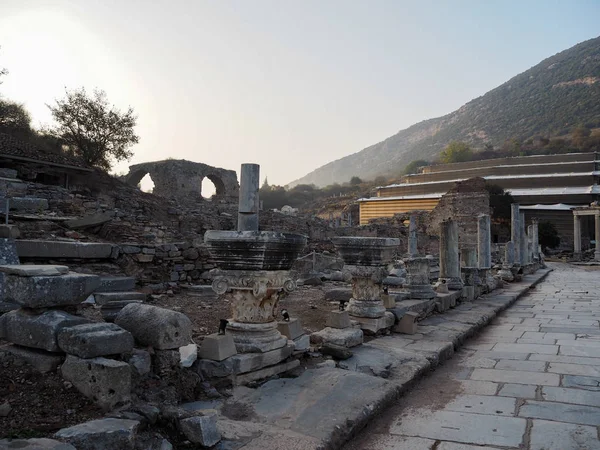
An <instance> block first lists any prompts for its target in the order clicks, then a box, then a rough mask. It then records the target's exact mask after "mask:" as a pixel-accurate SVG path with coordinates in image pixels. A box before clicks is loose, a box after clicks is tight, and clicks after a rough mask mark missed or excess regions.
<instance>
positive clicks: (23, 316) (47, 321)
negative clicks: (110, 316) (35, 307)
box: [0, 309, 89, 352]
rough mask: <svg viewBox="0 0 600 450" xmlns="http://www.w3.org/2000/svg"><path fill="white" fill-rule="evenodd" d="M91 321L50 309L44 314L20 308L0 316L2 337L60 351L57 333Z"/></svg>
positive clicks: (10, 340)
mask: <svg viewBox="0 0 600 450" xmlns="http://www.w3.org/2000/svg"><path fill="white" fill-rule="evenodd" d="M83 323H89V320H87V319H85V318H83V317H79V316H73V315H71V314H68V313H66V312H64V311H57V310H50V311H46V312H44V313H42V314H35V313H34V312H32V311H29V310H24V309H18V310H15V311H11V312H9V313H6V314H3V315H2V316H0V338H2V339H5V340H7V341H9V342H12V343H14V344H18V345H22V346H25V347H33V348H38V349H42V350H47V351H49V352H60V351H61V350H60V347H59V346H58V341H57V334H58V332H59V331H60V330H61V329H62V328H65V327H69V326H74V325H80V324H83Z"/></svg>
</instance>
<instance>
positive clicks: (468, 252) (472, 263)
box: [460, 247, 477, 267]
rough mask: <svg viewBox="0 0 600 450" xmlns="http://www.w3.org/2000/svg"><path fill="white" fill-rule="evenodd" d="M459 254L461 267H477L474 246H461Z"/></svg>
mask: <svg viewBox="0 0 600 450" xmlns="http://www.w3.org/2000/svg"><path fill="white" fill-rule="evenodd" d="M460 255H461V259H462V262H463V267H477V252H476V250H475V249H474V248H471V247H468V248H461V249H460Z"/></svg>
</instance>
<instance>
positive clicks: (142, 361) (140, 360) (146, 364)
mask: <svg viewBox="0 0 600 450" xmlns="http://www.w3.org/2000/svg"><path fill="white" fill-rule="evenodd" d="M127 363H128V364H129V365H130V366H131V367H133V368H134V370H135V371H136V372H137V374H138V375H146V374H147V373H150V370H152V358H151V357H150V353H149V352H147V351H146V350H138V349H134V350H133V353H132V354H131V356H130V357H129V359H127Z"/></svg>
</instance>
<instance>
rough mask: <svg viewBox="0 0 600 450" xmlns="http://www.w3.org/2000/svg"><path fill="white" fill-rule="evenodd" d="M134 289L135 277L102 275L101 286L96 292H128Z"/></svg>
mask: <svg viewBox="0 0 600 450" xmlns="http://www.w3.org/2000/svg"><path fill="white" fill-rule="evenodd" d="M134 289H135V278H134V277H100V286H99V287H98V290H97V291H96V292H126V291H133V290H134Z"/></svg>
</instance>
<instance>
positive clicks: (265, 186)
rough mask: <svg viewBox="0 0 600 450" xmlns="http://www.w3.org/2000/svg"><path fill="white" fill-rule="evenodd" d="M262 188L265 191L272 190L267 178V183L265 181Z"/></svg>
mask: <svg viewBox="0 0 600 450" xmlns="http://www.w3.org/2000/svg"><path fill="white" fill-rule="evenodd" d="M260 188H261V189H265V190H269V189H270V188H271V186H269V180H268V179H267V177H265V181H263V184H262V186H261V187H260Z"/></svg>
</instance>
